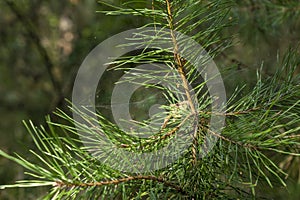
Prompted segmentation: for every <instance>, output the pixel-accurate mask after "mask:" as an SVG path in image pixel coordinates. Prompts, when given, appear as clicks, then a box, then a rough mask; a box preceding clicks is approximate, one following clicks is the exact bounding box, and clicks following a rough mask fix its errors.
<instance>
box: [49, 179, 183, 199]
mask: <svg viewBox="0 0 300 200" xmlns="http://www.w3.org/2000/svg"><path fill="white" fill-rule="evenodd" d="M136 180H151V181H155V182H159V183H163V184H164V185H165V186H167V187H171V188H173V189H174V190H176V191H177V192H179V193H181V194H183V195H186V194H187V192H186V191H184V190H183V188H181V187H180V186H178V185H177V184H175V183H172V182H168V181H166V180H164V179H163V178H160V177H156V176H142V175H138V176H129V177H126V178H120V179H115V180H111V181H101V182H93V183H65V182H61V181H57V182H56V185H55V186H56V187H61V188H65V187H93V186H105V185H117V184H121V183H124V182H129V181H136Z"/></svg>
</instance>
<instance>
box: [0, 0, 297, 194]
mask: <svg viewBox="0 0 300 200" xmlns="http://www.w3.org/2000/svg"><path fill="white" fill-rule="evenodd" d="M9 2H10V3H9ZM11 2H12V3H11ZM116 2H117V1H116ZM0 8H1V12H0V94H1V95H0V148H1V149H2V150H4V151H5V152H8V153H9V154H13V152H18V153H19V154H22V155H25V157H27V158H28V157H29V156H30V154H29V153H28V150H29V149H34V145H33V141H32V140H31V137H30V135H29V134H28V133H27V132H26V130H25V128H24V126H23V125H22V120H29V119H31V120H32V121H33V122H34V123H35V124H44V123H45V122H44V116H45V115H47V114H51V113H52V111H54V110H55V108H56V107H59V108H62V109H64V110H66V111H67V109H66V106H67V104H66V102H65V101H64V99H65V98H67V99H70V97H71V92H72V86H73V85H72V84H73V81H74V79H75V76H76V72H77V70H78V68H79V66H80V64H81V63H82V61H83V60H84V58H85V56H86V55H87V54H88V53H89V52H90V51H91V50H92V49H93V48H94V47H95V46H96V45H97V44H99V43H100V42H101V41H103V40H104V39H106V38H108V37H109V36H111V35H113V34H115V33H118V32H120V31H123V30H127V29H129V28H135V27H139V26H141V25H142V24H144V21H143V20H145V19H143V18H137V17H131V16H121V17H120V16H118V17H111V16H104V15H102V14H99V13H96V11H97V10H103V9H105V7H103V6H101V5H99V4H97V2H96V1H94V0H87V1H80V0H64V1H43V0H20V1H8V0H3V1H1V2H0ZM249 10H250V9H248V8H247V7H244V5H240V6H239V7H237V8H236V9H234V10H233V12H232V17H233V18H234V17H237V19H238V24H237V25H235V26H233V27H232V28H230V29H227V30H226V31H224V34H228V35H232V34H234V35H236V41H240V42H239V43H237V44H236V45H234V46H233V47H231V48H229V49H227V50H226V51H225V52H224V54H221V55H219V56H218V57H217V58H216V59H215V60H216V62H217V64H218V66H219V67H220V68H225V67H228V66H230V67H231V70H230V73H225V74H224V75H223V77H224V81H225V84H226V88H227V92H228V94H230V93H231V92H232V91H233V89H234V88H235V87H236V86H238V85H239V86H241V85H243V84H245V83H247V85H248V87H247V88H248V89H250V88H251V86H253V84H254V83H255V79H256V70H257V69H258V68H260V66H261V64H262V63H264V67H263V73H264V74H267V75H272V73H273V72H274V71H275V68H276V66H277V65H276V62H277V60H278V59H279V60H280V59H281V58H282V56H283V54H284V52H285V51H286V50H287V49H288V48H289V47H290V46H296V45H297V43H298V42H299V37H300V20H298V21H297V20H295V21H286V22H284V23H279V24H275V25H274V24H273V25H269V24H263V23H264V20H261V18H260V17H262V16H260V14H259V13H252V14H249V13H248V14H247V11H249ZM234 15H235V16H234ZM268 26H270V27H268ZM261 27H264V28H265V29H261ZM266 27H267V28H266ZM234 42H235V41H234ZM237 61H238V62H237ZM298 70H299V66H298ZM119 75H120V74H117V76H119ZM109 76H110V75H108V76H107V78H106V79H104V80H102V83H105V84H106V85H104V86H103V87H104V88H109V89H108V91H109V90H111V88H112V87H113V83H112V79H111V78H110V77H109ZM100 91H101V89H100ZM100 95H101V96H103V97H104V99H106V98H108V99H109V95H110V92H107V90H105V89H104V90H103V91H102V93H100ZM108 102H109V101H108ZM104 112H105V111H104ZM53 117H54V116H53ZM54 118H55V117H54ZM298 163H299V162H298ZM297 170H298V173H297ZM294 171H296V173H294V174H293V175H292V176H291V179H290V181H289V190H290V191H289V192H290V193H291V195H290V197H291V198H295V199H297V197H300V192H299V189H300V187H299V180H297V179H298V178H299V171H300V169H299V166H296V169H295V170H294ZM24 178H26V175H24V171H23V169H22V168H21V167H19V166H17V165H16V164H14V163H12V162H10V161H8V160H7V159H4V158H0V185H2V184H9V183H13V182H14V181H16V180H20V179H24ZM297 182H298V184H297ZM268 190H269V193H271V194H272V195H273V197H274V198H276V199H277V198H281V199H286V198H285V197H286V195H287V191H286V190H284V189H282V190H276V192H274V190H272V189H268V188H264V189H262V191H268ZM44 192H47V188H40V189H9V190H4V191H0V199H36V198H37V197H39V196H41V195H42V194H43V193H44Z"/></svg>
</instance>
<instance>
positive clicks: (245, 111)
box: [0, 0, 300, 199]
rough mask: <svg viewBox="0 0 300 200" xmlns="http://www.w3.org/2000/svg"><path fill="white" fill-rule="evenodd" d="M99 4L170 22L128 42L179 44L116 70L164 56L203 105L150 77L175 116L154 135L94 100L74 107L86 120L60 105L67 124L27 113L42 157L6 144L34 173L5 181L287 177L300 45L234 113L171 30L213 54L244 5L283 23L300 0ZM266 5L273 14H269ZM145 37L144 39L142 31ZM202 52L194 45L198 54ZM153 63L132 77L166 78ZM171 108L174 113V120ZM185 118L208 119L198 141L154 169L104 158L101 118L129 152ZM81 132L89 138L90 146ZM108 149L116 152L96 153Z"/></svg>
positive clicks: (119, 188) (221, 182)
mask: <svg viewBox="0 0 300 200" xmlns="http://www.w3.org/2000/svg"><path fill="white" fill-rule="evenodd" d="M100 3H101V4H103V5H104V6H105V7H107V10H109V11H99V12H100V13H104V14H106V15H134V16H138V17H144V18H145V19H146V20H147V22H148V23H147V24H146V25H145V26H144V27H143V28H145V27H152V28H157V30H161V29H160V28H162V29H164V28H165V30H166V32H165V33H164V34H158V35H156V37H157V38H155V39H153V38H151V37H153V35H147V32H146V31H145V32H144V35H139V36H137V38H131V40H128V43H126V45H133V44H134V45H136V44H140V45H141V46H143V45H144V46H145V42H144V41H145V40H146V41H147V42H149V40H150V41H151V40H152V41H154V42H157V41H160V42H164V40H170V39H171V40H172V39H173V40H172V43H173V45H174V46H173V47H172V48H171V49H162V48H158V49H153V48H148V49H147V48H145V50H144V51H141V52H139V53H138V54H134V55H124V56H123V57H122V58H120V59H118V60H115V61H113V62H111V63H110V64H111V66H113V67H112V70H123V71H126V70H128V69H131V67H132V66H136V65H139V64H146V63H152V64H164V67H165V68H163V69H162V70H166V71H168V70H171V69H176V70H178V72H179V73H180V74H181V75H183V76H182V77H181V79H180V80H181V81H182V82H179V83H178V79H174V77H173V76H172V75H170V76H169V77H165V78H166V79H168V81H170V82H172V83H174V85H178V84H181V85H182V86H183V87H184V84H185V83H184V82H185V81H188V82H189V83H191V85H193V87H194V88H193V91H194V93H195V94H196V97H197V100H196V101H197V104H196V105H197V107H194V108H193V107H192V105H190V104H189V102H187V103H186V104H187V105H185V106H178V105H181V103H182V102H180V98H179V99H178V98H176V95H174V93H177V95H179V96H187V95H188V94H185V93H182V92H181V91H178V90H176V87H174V88H171V89H163V88H161V87H160V86H159V85H155V84H150V83H149V81H145V82H143V83H139V84H140V85H141V86H143V87H149V88H157V89H160V90H161V91H162V93H163V94H164V97H165V99H166V104H165V105H164V106H163V109H164V111H163V112H162V113H158V114H157V116H156V117H157V118H156V119H157V120H158V121H161V120H163V121H165V122H166V123H165V124H164V126H162V127H161V130H160V131H158V132H156V133H149V134H151V135H152V136H150V137H148V138H140V137H138V134H139V133H126V132H125V131H123V130H121V129H120V128H119V127H118V126H116V125H115V124H114V123H112V122H111V121H109V120H107V119H106V118H105V116H104V115H103V114H101V110H99V112H97V113H90V112H89V111H88V109H87V108H86V110H82V109H80V108H77V107H75V106H73V107H72V106H70V109H71V110H72V111H73V112H75V113H77V114H78V115H79V116H81V118H82V119H83V121H84V122H85V123H81V122H78V121H75V120H74V119H73V118H72V117H71V116H69V115H68V114H66V113H65V112H63V111H62V110H59V109H58V110H57V112H56V115H57V116H59V117H60V118H61V119H62V120H64V122H65V123H57V122H53V121H51V119H50V118H49V117H47V118H46V121H47V124H48V127H42V126H40V127H37V126H36V125H34V124H33V123H32V122H31V121H29V122H24V124H25V126H26V128H27V130H28V132H29V133H30V134H31V136H32V139H33V141H34V142H35V144H36V147H37V150H30V151H31V153H32V154H33V155H34V156H35V157H36V158H37V159H36V161H29V160H27V159H25V158H23V157H22V156H20V155H18V154H15V156H11V155H8V154H7V153H5V152H4V151H0V155H2V156H4V157H6V158H8V159H11V160H13V161H15V162H16V163H18V164H19V165H21V166H23V167H24V168H26V169H27V172H26V173H27V174H28V175H29V176H30V177H31V178H30V179H28V180H22V181H18V182H17V183H16V184H13V185H5V186H1V189H5V188H10V187H40V186H48V187H49V193H48V194H46V195H45V196H44V197H43V199H234V198H240V199H241V198H243V199H246V198H260V197H262V196H263V194H260V193H258V192H257V187H258V186H261V185H265V184H266V185H268V186H269V187H274V186H278V185H281V186H286V177H287V176H288V174H287V172H285V171H284V167H281V166H280V164H279V162H277V161H276V159H274V155H276V156H277V155H279V156H281V158H284V159H285V158H297V157H299V156H300V152H299V147H300V139H299V137H300V136H299V133H300V99H299V97H300V85H299V83H300V82H299V76H298V75H296V73H295V71H296V68H297V67H298V66H299V63H300V59H299V58H300V56H299V53H298V50H297V49H292V48H291V49H290V50H289V51H288V52H287V53H286V55H285V56H284V58H283V59H282V61H278V63H277V64H278V70H277V72H276V73H275V74H274V75H273V76H271V77H270V76H267V77H265V76H264V74H262V73H261V70H262V69H259V70H257V81H256V84H255V86H254V87H253V88H252V91H250V92H248V91H246V90H245V89H243V88H237V89H236V90H235V92H234V93H233V94H232V96H231V97H230V98H229V99H228V101H227V104H226V105H224V109H225V112H224V113H223V112H220V113H215V112H213V110H212V109H211V102H212V99H211V97H210V96H209V93H208V92H207V89H206V88H205V84H206V83H207V82H205V81H203V79H202V78H201V75H200V73H198V72H197V70H196V68H195V66H193V65H192V64H191V63H189V62H187V61H185V60H184V59H183V58H181V57H180V55H179V54H178V52H176V46H177V45H178V46H180V45H183V44H182V43H177V41H176V38H175V39H174V37H172V34H173V33H174V32H173V31H180V32H181V33H183V34H185V35H188V36H189V37H191V38H192V39H193V40H195V41H197V42H198V43H199V44H201V45H202V46H203V47H204V48H205V49H206V50H207V52H209V55H210V56H212V57H213V58H214V57H215V56H217V55H219V54H222V52H223V51H224V49H226V48H228V47H229V46H231V45H233V44H232V43H230V41H232V40H233V37H234V36H232V35H230V36H229V35H226V34H224V33H225V32H226V31H225V30H226V29H228V28H229V27H230V26H232V25H233V24H234V23H235V20H236V19H235V16H236V15H239V14H240V13H238V12H237V10H240V9H239V8H241V7H245V6H251V8H252V9H250V11H251V12H260V14H261V16H262V17H261V18H262V19H264V20H261V21H259V23H266V24H268V25H270V26H275V25H277V24H280V23H282V21H284V20H286V18H290V17H291V16H293V18H294V17H295V16H296V15H299V10H300V9H298V8H299V6H300V3H299V1H279V0H278V1H267V0H263V1H259V2H258V1H252V0H249V1H230V0H203V1H198V0H173V1H171V0H153V1H139V0H136V1H124V2H123V3H122V2H120V3H118V4H117V3H115V4H112V3H107V2H104V1H101V2H100ZM247 10H248V9H247ZM265 11H268V12H270V13H271V15H266V14H265ZM288 11H291V12H288ZM244 15H245V17H249V16H250V14H249V15H248V16H246V15H247V13H244ZM256 16H257V15H256ZM263 16H264V17H266V16H267V17H266V18H264V17H263ZM158 27H160V28H158ZM261 27H264V28H265V27H266V25H261ZM141 30H143V29H142V28H141ZM169 30H171V31H169ZM162 36H165V37H162ZM140 37H143V39H145V40H143V41H142V40H139V38H140ZM188 45H189V44H188V43H187V44H185V48H186V49H189V46H188ZM198 53H199V52H191V54H193V55H195V56H196V55H197V54H198ZM201 62H203V63H205V62H206V61H201ZM129 66H130V67H129ZM262 68H263V67H262ZM145 71H147V70H146V69H144V71H143V70H141V71H138V70H136V71H133V72H131V73H133V74H132V76H128V77H129V78H127V79H126V80H124V81H128V82H130V83H135V80H136V79H137V78H138V77H140V76H142V75H144V78H145V79H146V80H152V79H157V78H158V79H159V77H158V76H157V75H156V74H155V72H153V73H150V72H149V71H147V73H144V72H145ZM227 73H228V72H227ZM229 73H230V72H229ZM145 74H146V75H145ZM176 81H177V82H176ZM185 89H186V88H185ZM193 109H194V111H193ZM194 112H196V114H197V118H195V116H194V115H195V113H194ZM214 115H215V116H217V115H223V116H224V117H226V121H225V126H224V128H223V130H222V133H221V134H220V133H216V132H214V131H212V129H211V127H210V125H209V124H208V123H207V121H209V119H210V118H211V116H214ZM95 116H96V118H94V117H95ZM166 116H170V117H169V118H168V119H167V120H166ZM183 119H189V120H194V119H197V120H198V121H199V122H198V123H197V129H196V130H197V132H196V135H193V144H192V145H191V146H190V148H189V149H187V150H186V151H185V152H184V153H183V154H182V156H181V157H180V158H179V159H178V160H176V162H174V163H172V164H169V165H168V166H166V167H164V168H162V169H159V170H155V171H147V172H142V171H139V170H138V169H137V170H133V172H132V173H129V172H124V171H121V170H117V169H115V168H114V166H113V165H107V164H105V163H102V162H101V161H100V160H101V159H103V158H104V157H105V156H109V154H112V155H114V154H113V153H114V152H110V149H109V147H106V146H105V143H103V142H102V137H103V135H101V134H99V131H100V130H99V129H98V128H97V127H94V126H93V124H97V125H99V127H101V130H103V133H104V135H105V136H106V137H107V138H109V140H110V142H111V143H112V144H114V145H116V146H118V147H119V148H123V149H126V150H127V151H130V152H152V151H155V150H157V149H159V148H161V147H162V146H165V145H168V143H169V142H170V141H172V139H174V138H175V137H176V131H177V130H178V129H179V128H180V127H182V126H184V123H187V121H185V120H183ZM128 123H134V124H135V125H136V126H140V127H141V128H143V127H149V122H148V121H147V120H144V121H142V122H136V121H135V122H132V121H131V122H128ZM75 125H76V126H75ZM88 125H90V126H88ZM83 133H84V134H83ZM135 134H136V135H135ZM206 135H213V136H215V137H217V138H218V141H217V143H216V145H215V146H214V148H213V150H212V152H210V153H209V154H208V155H206V156H205V157H201V158H200V157H199V155H198V154H199V152H203V151H205V149H203V146H202V144H203V143H204V140H203V138H204V137H205V136H206ZM81 137H87V139H88V141H89V144H90V145H89V146H88V147H87V146H84V145H82V141H81V140H80V138H81ZM100 148H101V149H102V150H103V149H104V150H105V151H106V152H107V154H101V153H97V152H98V149H100ZM178 148H180V147H178ZM91 151H93V153H90V152H91ZM99 158H100V159H99ZM118 159H120V158H118V157H116V158H115V160H118ZM295 160H296V159H295ZM139 162H142V161H139ZM132 165H133V166H134V167H137V166H138V165H136V164H132Z"/></svg>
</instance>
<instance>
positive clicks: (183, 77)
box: [166, 0, 198, 164]
mask: <svg viewBox="0 0 300 200" xmlns="http://www.w3.org/2000/svg"><path fill="white" fill-rule="evenodd" d="M166 4H167V13H168V23H169V28H170V30H171V37H172V41H173V51H174V52H173V53H174V59H175V62H176V64H177V65H178V67H177V71H178V73H179V74H180V77H181V80H182V85H183V88H184V90H185V93H186V96H187V100H188V103H189V106H190V108H191V111H192V114H193V115H194V117H195V120H196V121H198V117H197V109H196V108H195V106H194V104H193V100H192V97H191V93H190V91H189V87H188V81H187V79H186V75H185V72H184V65H185V63H186V62H185V60H183V59H181V56H180V55H179V52H178V51H179V47H178V42H177V40H176V37H175V34H174V25H173V14H172V9H171V3H170V1H169V0H166ZM197 135H198V129H197V128H195V130H194V135H193V137H194V140H193V147H192V157H193V163H194V164H195V163H196V160H197V158H196V157H197V152H196V149H197V148H196V145H197V143H198V141H197Z"/></svg>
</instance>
